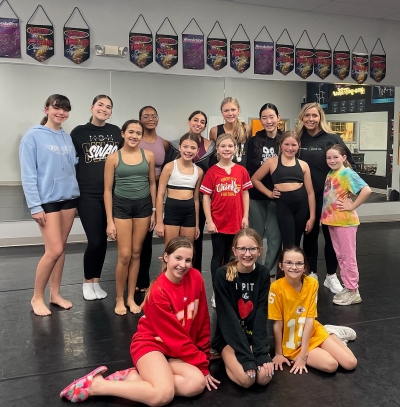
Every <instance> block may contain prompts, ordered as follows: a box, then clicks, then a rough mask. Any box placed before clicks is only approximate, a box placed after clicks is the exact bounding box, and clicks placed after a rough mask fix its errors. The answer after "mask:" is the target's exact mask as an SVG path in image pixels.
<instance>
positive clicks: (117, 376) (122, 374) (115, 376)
mask: <svg viewBox="0 0 400 407" xmlns="http://www.w3.org/2000/svg"><path fill="white" fill-rule="evenodd" d="M132 370H136V367H130V368H129V369H125V370H118V371H117V372H115V373H112V374H110V375H109V376H107V377H105V378H104V380H114V381H116V382H123V381H124V380H125V379H126V376H128V374H129V373H130V372H131V371H132Z"/></svg>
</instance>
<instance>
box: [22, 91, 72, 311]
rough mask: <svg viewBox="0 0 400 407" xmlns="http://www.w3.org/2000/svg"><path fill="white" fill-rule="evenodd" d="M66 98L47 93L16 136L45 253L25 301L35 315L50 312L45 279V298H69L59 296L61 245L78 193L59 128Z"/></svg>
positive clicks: (68, 145)
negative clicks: (31, 122)
mask: <svg viewBox="0 0 400 407" xmlns="http://www.w3.org/2000/svg"><path fill="white" fill-rule="evenodd" d="M70 110H71V104H70V102H69V100H68V98H66V97H65V96H62V95H57V94H55V95H51V96H50V97H49V98H48V99H47V100H46V103H45V107H44V112H45V114H46V117H44V118H43V120H42V121H41V123H40V126H35V127H32V128H31V129H30V130H29V131H28V132H27V133H26V134H25V136H24V137H23V138H22V140H21V145H20V148H19V157H20V163H21V180H22V187H23V189H24V193H25V198H26V202H27V204H28V207H29V209H30V211H31V214H32V218H33V219H34V220H35V221H36V223H37V224H38V225H39V228H40V232H41V233H42V236H43V241H44V246H45V253H44V255H43V257H42V258H41V259H40V261H39V264H38V266H37V269H36V278H35V288H34V292H33V297H32V300H31V305H32V308H33V312H34V313H35V314H36V315H40V316H46V315H50V314H51V311H50V310H49V308H48V307H47V306H46V304H45V302H44V290H45V288H46V285H47V283H48V281H49V280H50V303H52V304H55V305H58V306H59V307H62V308H65V309H69V308H71V307H72V303H71V302H70V301H68V300H66V299H64V298H62V297H61V296H60V283H61V277H62V272H63V268H64V260H65V245H66V242H67V238H68V235H69V232H70V230H71V227H72V223H73V221H74V217H75V208H76V206H77V201H78V197H79V188H78V183H77V181H76V177H75V164H76V153H75V149H74V145H73V144H72V140H71V137H70V136H69V134H67V133H65V132H64V130H63V129H62V128H61V125H62V123H64V122H65V120H67V119H68V116H69V112H70Z"/></svg>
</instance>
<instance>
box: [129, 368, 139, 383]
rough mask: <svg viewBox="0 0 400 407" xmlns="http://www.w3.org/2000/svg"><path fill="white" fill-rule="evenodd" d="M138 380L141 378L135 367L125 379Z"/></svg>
mask: <svg viewBox="0 0 400 407" xmlns="http://www.w3.org/2000/svg"><path fill="white" fill-rule="evenodd" d="M138 380H142V378H141V377H140V375H139V373H138V371H137V370H136V369H134V370H131V371H130V372H129V373H128V376H126V379H125V381H130V382H136V381H138Z"/></svg>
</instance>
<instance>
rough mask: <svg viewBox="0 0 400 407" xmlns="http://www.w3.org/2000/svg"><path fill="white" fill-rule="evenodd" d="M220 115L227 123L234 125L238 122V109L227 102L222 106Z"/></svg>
mask: <svg viewBox="0 0 400 407" xmlns="http://www.w3.org/2000/svg"><path fill="white" fill-rule="evenodd" d="M221 113H222V116H223V118H224V119H225V121H226V122H227V123H234V122H235V121H236V120H238V117H239V113H240V109H239V107H238V106H236V105H235V104H234V103H232V102H228V103H225V104H224V105H223V106H222V109H221Z"/></svg>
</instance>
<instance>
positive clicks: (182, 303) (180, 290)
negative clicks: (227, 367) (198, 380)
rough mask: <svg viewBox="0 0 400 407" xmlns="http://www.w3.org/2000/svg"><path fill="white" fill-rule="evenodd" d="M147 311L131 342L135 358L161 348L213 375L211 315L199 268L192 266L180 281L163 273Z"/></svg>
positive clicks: (154, 288) (166, 353)
mask: <svg viewBox="0 0 400 407" xmlns="http://www.w3.org/2000/svg"><path fill="white" fill-rule="evenodd" d="M143 311H144V316H143V317H141V318H140V320H139V323H138V329H137V332H136V333H135V334H134V335H133V338H132V343H131V354H132V358H133V359H134V360H135V359H136V360H138V355H140V354H141V356H143V355H144V354H145V353H147V352H149V351H151V350H160V351H161V352H162V353H164V355H166V356H169V357H173V358H177V359H181V360H183V361H184V362H186V363H189V364H191V365H193V366H196V367H197V368H198V369H199V370H200V371H201V372H202V373H203V374H204V375H208V374H209V371H208V358H209V356H210V316H209V314H208V308H207V299H206V290H205V287H204V281H203V277H202V276H201V274H200V272H199V271H197V270H196V269H193V268H191V269H190V270H189V271H188V272H187V273H186V274H185V275H184V276H183V279H182V281H181V282H180V283H179V284H174V283H172V282H171V281H169V280H168V278H167V277H166V276H165V273H162V274H160V275H159V276H158V277H157V278H156V280H154V282H153V284H152V286H151V288H150V293H149V296H148V299H147V300H146V302H145V304H144V307H143ZM153 346H154V349H152V347H153ZM144 349H146V350H147V352H143V350H144ZM135 356H136V357H135Z"/></svg>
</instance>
